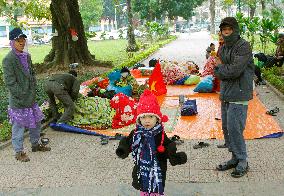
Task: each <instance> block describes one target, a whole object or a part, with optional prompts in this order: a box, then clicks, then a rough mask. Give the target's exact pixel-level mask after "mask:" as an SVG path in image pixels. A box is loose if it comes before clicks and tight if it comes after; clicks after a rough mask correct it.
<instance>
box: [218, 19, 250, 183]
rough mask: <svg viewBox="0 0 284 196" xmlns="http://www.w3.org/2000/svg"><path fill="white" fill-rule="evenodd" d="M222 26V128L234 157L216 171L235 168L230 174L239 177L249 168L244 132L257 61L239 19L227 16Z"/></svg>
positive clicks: (219, 70)
mask: <svg viewBox="0 0 284 196" xmlns="http://www.w3.org/2000/svg"><path fill="white" fill-rule="evenodd" d="M219 27H220V30H221V33H222V37H223V39H224V45H223V46H222V48H221V50H220V59H218V60H217V66H216V67H215V69H214V73H215V75H216V77H217V78H219V79H220V80H221V86H220V99H221V114H222V129H223V133H224V138H225V143H226V144H227V145H228V150H229V152H231V153H232V158H231V159H230V160H229V161H226V162H224V163H221V164H220V165H218V166H217V170H219V171H225V170H228V169H231V168H234V171H233V172H232V173H231V176H232V177H236V178H237V177H242V176H244V175H245V174H246V173H247V171H248V168H249V167H248V161H247V150H246V144H245V140H244V136H243V132H244V129H245V125H246V119H247V110H248V101H249V100H251V99H252V98H253V76H254V63H253V55H252V50H251V47H250V44H249V43H248V42H247V41H246V40H244V39H242V38H241V37H240V29H239V25H238V22H237V20H236V19H235V18H234V17H226V18H224V19H223V20H222V21H221V24H220V26H219Z"/></svg>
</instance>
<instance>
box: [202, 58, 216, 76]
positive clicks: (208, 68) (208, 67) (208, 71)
mask: <svg viewBox="0 0 284 196" xmlns="http://www.w3.org/2000/svg"><path fill="white" fill-rule="evenodd" d="M215 66H216V60H215V57H214V56H210V57H209V58H208V60H207V62H206V64H205V66H204V71H203V72H202V74H201V76H202V77H204V76H207V75H212V76H214V68H215Z"/></svg>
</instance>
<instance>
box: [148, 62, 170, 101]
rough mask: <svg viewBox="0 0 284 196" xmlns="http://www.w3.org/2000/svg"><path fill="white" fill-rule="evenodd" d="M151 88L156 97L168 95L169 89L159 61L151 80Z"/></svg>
mask: <svg viewBox="0 0 284 196" xmlns="http://www.w3.org/2000/svg"><path fill="white" fill-rule="evenodd" d="M149 88H150V90H151V91H152V93H154V95H156V96H159V95H163V94H166V93H167V87H166V84H165V83H164V80H163V75H162V71H161V65H160V62H159V61H157V64H156V66H155V68H154V70H153V73H152V75H151V76H150V78H149Z"/></svg>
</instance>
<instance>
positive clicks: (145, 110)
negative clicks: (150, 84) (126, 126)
mask: <svg viewBox="0 0 284 196" xmlns="http://www.w3.org/2000/svg"><path fill="white" fill-rule="evenodd" d="M147 114H148V115H155V116H156V117H157V118H158V119H159V122H167V121H168V117H167V116H166V115H163V114H162V113H161V111H160V106H159V103H158V100H157V98H156V96H155V95H154V94H153V93H152V92H151V91H150V90H148V89H146V90H145V91H144V92H143V94H142V95H141V96H140V99H139V103H138V106H137V118H136V122H137V123H138V119H139V117H141V116H143V115H147Z"/></svg>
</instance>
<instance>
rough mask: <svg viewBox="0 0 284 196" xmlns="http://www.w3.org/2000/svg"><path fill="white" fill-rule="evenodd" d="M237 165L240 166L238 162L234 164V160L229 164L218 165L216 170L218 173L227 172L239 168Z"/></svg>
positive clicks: (228, 162)
mask: <svg viewBox="0 0 284 196" xmlns="http://www.w3.org/2000/svg"><path fill="white" fill-rule="evenodd" d="M237 165H238V162H233V160H229V161H227V162H224V163H221V164H219V165H217V167H216V169H217V170H218V171H226V170H229V169H232V168H235V167H237Z"/></svg>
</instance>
